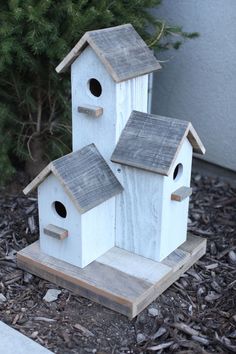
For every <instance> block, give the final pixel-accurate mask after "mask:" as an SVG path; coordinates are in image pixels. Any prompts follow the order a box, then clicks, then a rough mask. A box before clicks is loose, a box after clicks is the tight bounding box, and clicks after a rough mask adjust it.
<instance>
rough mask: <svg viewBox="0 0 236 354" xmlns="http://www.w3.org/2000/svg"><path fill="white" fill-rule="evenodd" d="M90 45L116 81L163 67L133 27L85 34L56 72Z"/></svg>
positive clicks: (60, 70) (121, 27)
mask: <svg viewBox="0 0 236 354" xmlns="http://www.w3.org/2000/svg"><path fill="white" fill-rule="evenodd" d="M86 44H87V45H90V46H91V47H92V48H93V50H94V51H95V53H96V54H97V55H98V57H99V59H100V60H101V62H102V63H103V64H104V66H105V67H106V69H107V71H108V72H109V73H110V75H111V76H112V78H113V79H114V81H116V82H121V81H124V80H128V79H131V78H134V77H137V76H140V75H144V74H148V73H150V72H153V71H155V70H158V69H160V68H161V66H160V64H159V62H158V61H157V59H156V58H155V56H154V54H153V52H152V51H151V50H150V49H149V48H148V46H147V45H146V43H145V42H144V41H143V39H142V38H141V37H140V36H139V34H138V33H137V32H136V31H135V29H134V28H133V26H132V25H131V24H126V25H121V26H116V27H111V28H105V29H101V30H96V31H90V32H86V34H85V35H84V36H83V37H82V38H81V40H80V41H79V42H78V43H77V44H76V46H75V47H74V48H73V49H72V50H71V51H70V52H69V53H68V55H67V56H66V57H65V58H64V59H63V61H62V62H61V63H60V64H59V65H58V67H57V69H56V70H57V72H63V71H65V70H66V69H67V68H68V66H69V65H71V64H72V63H73V61H74V60H75V59H76V58H77V57H78V56H79V55H80V54H81V52H82V51H83V50H84V48H85V47H86Z"/></svg>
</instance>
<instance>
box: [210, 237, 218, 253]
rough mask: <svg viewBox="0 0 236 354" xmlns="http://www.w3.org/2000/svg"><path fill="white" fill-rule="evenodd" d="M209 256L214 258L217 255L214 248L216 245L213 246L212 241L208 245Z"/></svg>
mask: <svg viewBox="0 0 236 354" xmlns="http://www.w3.org/2000/svg"><path fill="white" fill-rule="evenodd" d="M210 254H211V255H212V256H215V255H216V254H217V248H216V244H215V242H214V241H212V242H211V243H210Z"/></svg>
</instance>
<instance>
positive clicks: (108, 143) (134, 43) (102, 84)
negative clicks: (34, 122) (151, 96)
mask: <svg viewBox="0 0 236 354" xmlns="http://www.w3.org/2000/svg"><path fill="white" fill-rule="evenodd" d="M69 66H71V91H72V128H73V129H72V135H73V138H72V142H73V144H72V145H73V151H75V150H78V149H81V148H82V147H84V146H85V145H87V144H91V143H94V144H95V145H96V146H97V148H98V150H99V151H100V153H101V154H102V156H103V157H104V158H105V159H106V160H107V161H108V162H109V163H110V157H111V153H112V151H113V150H114V148H115V145H116V142H117V141H118V139H119V136H120V133H121V131H122V129H123V128H124V126H125V124H126V122H127V120H128V118H129V115H130V113H131V111H132V110H134V109H135V110H139V111H142V112H147V102H148V74H149V73H151V72H153V71H155V70H157V69H159V68H160V64H159V63H158V61H157V59H156V58H155V56H154V55H153V53H152V51H151V50H150V49H149V48H148V47H147V45H146V43H145V42H144V41H143V40H142V38H141V37H140V36H139V35H138V33H137V32H136V31H135V30H134V28H133V26H132V25H130V24H127V25H122V26H117V27H113V28H106V29H102V30H96V31H91V32H86V33H85V35H84V36H83V37H82V38H81V39H80V41H79V42H78V43H77V44H76V45H75V47H74V48H73V49H72V50H71V51H70V52H69V54H68V55H67V56H66V57H65V58H64V59H63V61H62V62H61V63H60V64H59V65H58V67H57V68H56V70H57V72H58V73H61V72H64V71H65V70H66V69H67V68H69ZM111 166H112V165H111Z"/></svg>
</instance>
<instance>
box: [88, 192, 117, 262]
mask: <svg viewBox="0 0 236 354" xmlns="http://www.w3.org/2000/svg"><path fill="white" fill-rule="evenodd" d="M114 205H115V197H113V198H111V199H109V200H107V201H105V202H104V203H102V204H100V205H98V206H97V207H95V208H93V209H91V210H89V211H88V212H86V213H84V214H82V215H81V233H82V250H83V252H82V267H85V266H86V265H87V264H89V263H90V262H92V261H93V260H95V259H97V258H98V257H100V256H101V255H103V254H104V253H105V252H107V251H108V250H109V249H110V248H112V247H114V246H115V213H114Z"/></svg>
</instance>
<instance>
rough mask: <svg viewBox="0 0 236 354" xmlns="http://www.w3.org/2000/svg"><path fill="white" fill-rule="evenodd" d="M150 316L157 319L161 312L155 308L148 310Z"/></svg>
mask: <svg viewBox="0 0 236 354" xmlns="http://www.w3.org/2000/svg"><path fill="white" fill-rule="evenodd" d="M148 314H149V316H151V317H156V316H158V315H159V310H158V309H155V308H154V307H151V308H150V309H148Z"/></svg>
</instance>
